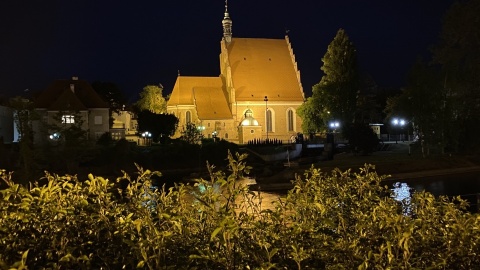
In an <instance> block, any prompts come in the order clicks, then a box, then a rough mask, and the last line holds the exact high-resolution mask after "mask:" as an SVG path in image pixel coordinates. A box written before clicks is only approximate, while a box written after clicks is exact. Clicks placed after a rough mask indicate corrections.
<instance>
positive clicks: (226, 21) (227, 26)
mask: <svg viewBox="0 0 480 270" xmlns="http://www.w3.org/2000/svg"><path fill="white" fill-rule="evenodd" d="M222 25H223V38H224V39H225V41H226V42H227V43H230V41H232V19H230V14H228V0H225V13H224V16H223V20H222Z"/></svg>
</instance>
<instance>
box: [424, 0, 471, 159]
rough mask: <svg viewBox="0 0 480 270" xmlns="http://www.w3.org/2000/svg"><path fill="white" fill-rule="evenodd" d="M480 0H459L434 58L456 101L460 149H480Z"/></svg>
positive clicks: (455, 119) (450, 14) (447, 90)
mask: <svg viewBox="0 0 480 270" xmlns="http://www.w3.org/2000/svg"><path fill="white" fill-rule="evenodd" d="M478 14H480V1H478V0H468V1H461V2H456V3H455V4H453V5H452V6H451V7H450V9H449V10H448V12H447V14H446V16H445V17H444V22H443V28H442V32H441V35H440V42H439V44H437V45H436V46H435V47H434V50H433V60H434V63H436V64H439V65H440V66H441V68H442V80H441V81H442V83H443V87H444V88H445V91H446V92H447V93H448V96H449V98H451V100H452V109H453V110H452V112H451V113H452V116H453V118H454V119H453V123H454V124H455V127H454V130H456V131H457V132H455V133H453V135H455V137H456V139H455V141H457V142H458V147H456V148H458V150H459V151H470V152H478V150H480V140H479V139H478V133H480V106H478V104H480V76H478V74H480V35H479V34H478V33H479V30H478V29H480V20H478Z"/></svg>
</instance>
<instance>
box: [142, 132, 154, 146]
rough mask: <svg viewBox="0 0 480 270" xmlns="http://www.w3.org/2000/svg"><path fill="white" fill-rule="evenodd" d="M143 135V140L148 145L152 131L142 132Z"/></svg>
mask: <svg viewBox="0 0 480 270" xmlns="http://www.w3.org/2000/svg"><path fill="white" fill-rule="evenodd" d="M142 137H143V142H144V143H145V145H147V142H149V141H150V137H152V133H150V132H148V131H145V132H143V133H142Z"/></svg>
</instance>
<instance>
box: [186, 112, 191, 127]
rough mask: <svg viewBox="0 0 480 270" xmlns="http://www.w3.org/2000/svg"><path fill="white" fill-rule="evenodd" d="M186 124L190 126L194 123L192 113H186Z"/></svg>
mask: <svg viewBox="0 0 480 270" xmlns="http://www.w3.org/2000/svg"><path fill="white" fill-rule="evenodd" d="M185 122H186V123H187V124H188V123H190V122H192V114H191V113H190V111H187V112H186V113H185Z"/></svg>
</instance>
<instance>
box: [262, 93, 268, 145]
mask: <svg viewBox="0 0 480 270" xmlns="http://www.w3.org/2000/svg"><path fill="white" fill-rule="evenodd" d="M263 101H265V129H266V130H267V140H268V97H267V96H265V98H264V99H263Z"/></svg>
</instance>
